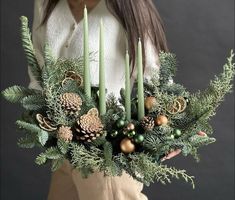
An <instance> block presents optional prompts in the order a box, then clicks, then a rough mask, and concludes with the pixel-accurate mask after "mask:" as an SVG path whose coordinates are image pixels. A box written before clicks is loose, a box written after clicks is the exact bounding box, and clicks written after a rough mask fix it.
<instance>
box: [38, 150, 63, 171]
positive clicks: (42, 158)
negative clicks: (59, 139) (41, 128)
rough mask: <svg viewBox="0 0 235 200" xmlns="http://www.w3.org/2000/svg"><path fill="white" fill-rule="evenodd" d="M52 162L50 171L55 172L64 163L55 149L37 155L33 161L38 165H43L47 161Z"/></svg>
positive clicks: (61, 156)
mask: <svg viewBox="0 0 235 200" xmlns="http://www.w3.org/2000/svg"><path fill="white" fill-rule="evenodd" d="M48 159H49V160H52V165H51V170H52V171H55V170H57V169H58V168H60V167H61V165H62V164H63V163H64V156H63V155H61V154H60V151H59V150H58V149H57V148H56V147H50V148H48V149H47V150H46V151H45V152H43V153H41V154H39V155H38V156H37V158H36V160H35V163H36V164H38V165H43V164H45V163H46V162H47V160H48Z"/></svg>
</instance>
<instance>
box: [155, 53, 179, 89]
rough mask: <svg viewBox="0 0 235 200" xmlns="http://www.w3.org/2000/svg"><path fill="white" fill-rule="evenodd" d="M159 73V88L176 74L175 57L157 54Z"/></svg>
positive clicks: (173, 55)
mask: <svg viewBox="0 0 235 200" xmlns="http://www.w3.org/2000/svg"><path fill="white" fill-rule="evenodd" d="M159 61H160V65H161V67H160V73H159V82H160V85H161V86H164V85H167V84H168V83H169V81H170V80H171V79H172V78H173V76H174V75H175V72H176V66H177V60H176V55H175V54H172V53H165V52H162V51H161V52H160V53H159Z"/></svg>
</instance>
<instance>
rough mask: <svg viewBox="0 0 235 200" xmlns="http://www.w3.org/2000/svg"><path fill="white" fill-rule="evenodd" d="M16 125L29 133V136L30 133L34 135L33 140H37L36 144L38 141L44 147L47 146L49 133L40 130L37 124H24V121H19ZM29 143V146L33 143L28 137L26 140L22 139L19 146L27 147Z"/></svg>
mask: <svg viewBox="0 0 235 200" xmlns="http://www.w3.org/2000/svg"><path fill="white" fill-rule="evenodd" d="M16 124H17V126H18V127H19V128H20V129H23V130H25V131H27V134H29V133H31V134H32V139H33V138H35V140H34V141H35V142H34V144H35V143H36V141H37V142H39V144H41V145H42V146H44V145H45V144H46V142H47V140H48V137H49V136H48V133H47V132H46V131H44V130H42V129H40V128H39V127H38V126H37V125H35V124H30V123H28V122H24V121H20V120H17V121H16ZM27 141H28V142H29V143H28V144H30V143H32V140H29V138H28V136H26V138H25V139H21V140H20V141H19V145H20V146H24V145H25V146H26V147H27ZM30 141H31V142H30Z"/></svg>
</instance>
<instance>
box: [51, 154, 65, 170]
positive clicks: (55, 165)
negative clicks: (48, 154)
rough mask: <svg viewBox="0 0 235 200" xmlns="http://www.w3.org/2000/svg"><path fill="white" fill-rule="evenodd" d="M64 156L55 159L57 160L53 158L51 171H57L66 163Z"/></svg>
mask: <svg viewBox="0 0 235 200" xmlns="http://www.w3.org/2000/svg"><path fill="white" fill-rule="evenodd" d="M64 160H65V159H64V158H63V157H61V158H58V159H55V160H52V164H51V171H53V172H54V171H56V170H57V169H59V168H60V167H61V166H62V165H63V163H64Z"/></svg>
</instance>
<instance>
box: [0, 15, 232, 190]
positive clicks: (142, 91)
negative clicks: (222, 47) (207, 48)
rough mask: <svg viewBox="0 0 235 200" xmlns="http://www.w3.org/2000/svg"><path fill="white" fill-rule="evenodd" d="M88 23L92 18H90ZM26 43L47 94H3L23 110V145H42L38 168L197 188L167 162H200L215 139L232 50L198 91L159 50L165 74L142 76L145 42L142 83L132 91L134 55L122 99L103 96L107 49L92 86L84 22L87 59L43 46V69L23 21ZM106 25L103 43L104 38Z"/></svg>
mask: <svg viewBox="0 0 235 200" xmlns="http://www.w3.org/2000/svg"><path fill="white" fill-rule="evenodd" d="M84 19H86V18H84ZM21 22H22V29H21V30H22V41H23V47H24V50H25V53H26V56H27V60H28V63H29V65H30V67H31V70H32V73H33V75H34V76H35V77H36V79H37V81H38V83H39V84H40V86H41V87H42V90H35V89H29V88H25V87H22V86H17V85H15V86H12V87H9V88H7V89H5V90H4V91H2V95H3V96H4V97H5V99H7V100H8V101H10V102H11V103H19V104H20V105H22V106H23V108H24V109H25V112H24V113H23V115H22V118H21V119H19V120H18V121H17V122H16V124H17V126H18V127H19V128H20V129H21V130H23V131H24V132H25V135H24V137H22V138H20V139H19V142H18V145H19V146H20V147H23V148H34V147H40V148H42V152H41V153H40V154H39V155H38V156H37V158H36V161H35V162H36V163H37V164H38V165H43V164H46V163H47V162H48V161H51V163H52V170H56V169H58V168H59V167H60V166H61V165H62V164H63V162H64V160H65V159H67V160H69V161H70V163H71V164H72V165H73V166H74V168H76V169H78V170H79V171H80V173H82V174H83V176H84V177H87V176H88V175H89V174H91V173H93V172H94V171H101V172H104V175H106V176H117V175H121V174H122V172H123V171H126V172H127V173H129V174H130V175H131V176H132V177H133V178H135V179H137V180H138V181H140V182H142V183H144V184H146V185H149V184H150V183H151V182H154V181H160V182H161V183H168V182H171V178H183V179H184V180H185V181H187V182H191V183H192V185H193V186H194V181H193V179H194V177H193V176H189V175H187V174H186V172H185V170H178V169H176V168H174V167H168V166H167V165H166V164H164V161H165V160H166V159H168V158H170V157H172V156H173V155H174V154H175V153H179V152H181V153H182V155H184V156H188V155H192V156H193V157H194V158H195V159H196V160H199V155H198V149H199V148H200V147H201V146H204V145H208V144H210V143H213V142H215V138H213V137H211V134H212V132H213V129H212V127H211V125H210V124H209V120H210V119H211V117H212V116H214V115H215V111H216V108H217V107H218V106H219V104H220V103H221V102H222V101H223V99H224V96H225V95H226V94H227V93H229V92H231V89H232V80H233V78H234V74H235V64H234V61H233V58H234V53H233V51H231V55H230V56H229V58H227V62H226V64H225V65H224V66H223V71H222V73H221V74H220V75H219V76H216V77H215V78H214V80H212V81H211V82H210V84H209V86H208V88H207V89H205V90H204V91H198V92H196V93H194V94H192V93H190V92H189V91H187V90H186V89H185V88H184V87H183V86H182V85H180V84H177V83H174V82H172V81H171V80H172V79H173V77H174V75H175V71H176V66H177V61H176V56H175V55H174V54H171V53H164V52H161V53H160V55H159V59H160V66H161V67H160V71H156V72H155V73H153V75H152V77H151V79H150V80H144V79H143V74H142V68H141V67H142V58H141V42H140V41H139V45H138V62H137V63H138V64H137V65H138V81H137V83H136V84H135V86H134V88H133V91H134V92H133V95H132V96H131V94H130V93H131V92H130V88H129V87H130V83H129V81H128V78H129V70H128V69H129V57H128V53H127V59H126V60H127V62H126V77H127V78H126V88H125V89H122V90H121V91H120V96H121V98H120V99H116V98H115V96H114V95H112V94H109V95H108V96H107V97H105V95H106V94H105V88H104V82H102V73H104V70H103V68H102V67H103V66H102V63H103V62H102V56H103V48H102V42H101V48H100V59H101V61H100V63H101V64H100V73H101V74H100V77H101V79H100V86H99V88H97V87H92V86H90V85H89V68H87V66H88V65H89V59H91V57H92V55H90V53H89V51H88V50H87V49H86V48H87V46H86V42H87V39H88V38H87V37H86V36H87V33H86V31H87V29H86V24H85V25H84V26H85V28H84V32H85V33H84V34H85V36H84V38H85V39H84V48H85V49H84V57H82V58H78V59H61V58H58V59H57V58H54V57H53V55H52V54H51V52H50V48H49V46H48V45H46V46H45V52H44V60H45V64H44V66H43V68H40V66H39V64H38V62H37V59H36V56H35V51H34V48H33V45H32V42H31V35H30V31H29V28H28V20H27V18H26V17H21ZM102 40H103V38H102V23H101V39H100V41H102Z"/></svg>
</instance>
